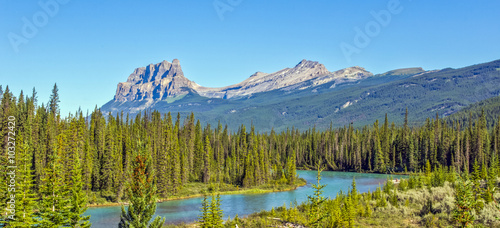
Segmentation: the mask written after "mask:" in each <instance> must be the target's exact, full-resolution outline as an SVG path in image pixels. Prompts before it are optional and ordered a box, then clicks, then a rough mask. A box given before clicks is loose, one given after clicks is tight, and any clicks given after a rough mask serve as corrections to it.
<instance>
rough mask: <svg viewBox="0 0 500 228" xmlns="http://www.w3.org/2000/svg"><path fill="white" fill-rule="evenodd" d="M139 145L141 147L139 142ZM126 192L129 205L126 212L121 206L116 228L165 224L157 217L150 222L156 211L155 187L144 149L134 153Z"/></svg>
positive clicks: (148, 158) (149, 158)
mask: <svg viewBox="0 0 500 228" xmlns="http://www.w3.org/2000/svg"><path fill="white" fill-rule="evenodd" d="M139 145H140V147H141V146H142V145H141V143H140V142H139ZM127 190H128V191H127V195H128V197H129V198H130V205H129V206H128V208H127V211H125V208H124V206H122V213H121V215H120V223H119V224H118V227H121V228H146V227H152V228H153V227H157V228H159V227H161V226H162V225H163V224H164V223H165V219H164V218H163V219H162V218H161V217H159V216H157V217H156V218H155V219H154V221H153V222H150V221H151V219H152V218H153V215H154V213H155V211H156V186H155V183H154V182H153V173H152V169H151V156H150V155H147V154H146V153H145V148H141V149H140V150H139V151H137V152H136V153H135V159H134V161H133V162H132V173H131V180H130V182H129V184H128V188H127Z"/></svg>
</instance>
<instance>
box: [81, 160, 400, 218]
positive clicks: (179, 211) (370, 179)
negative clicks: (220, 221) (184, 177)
mask: <svg viewBox="0 0 500 228" xmlns="http://www.w3.org/2000/svg"><path fill="white" fill-rule="evenodd" d="M297 174H298V175H299V177H301V178H304V179H306V181H307V185H306V186H303V187H299V188H297V189H296V190H293V191H286V192H273V193H262V194H239V195H221V200H222V203H221V209H222V210H223V211H224V218H225V219H226V218H227V217H228V216H231V218H234V216H235V215H236V214H238V216H239V217H243V216H245V215H248V214H251V213H254V212H259V211H261V210H271V208H272V207H279V206H283V204H284V203H286V204H287V207H288V206H289V204H290V202H294V201H297V203H298V204H300V203H301V202H303V201H307V196H308V195H312V194H313V191H314V189H313V188H312V187H311V183H316V174H317V171H303V170H299V171H297ZM321 174H322V179H321V182H320V183H321V184H326V187H325V188H323V190H324V191H323V196H325V197H326V198H328V197H331V198H334V197H335V195H336V194H337V193H338V192H339V191H340V190H342V191H344V192H346V191H347V190H348V189H350V188H351V183H352V179H353V177H354V178H356V188H357V189H358V191H360V192H367V191H368V190H370V191H374V190H375V189H376V188H377V187H378V186H379V184H380V185H383V183H384V182H385V181H386V180H387V177H388V175H384V174H366V173H350V172H332V171H324V172H322V173H321ZM394 178H400V177H399V176H394ZM201 200H202V198H191V199H183V200H173V201H165V202H162V203H158V206H157V208H156V214H157V215H160V216H162V217H165V218H166V223H175V224H178V223H182V222H185V223H190V222H193V221H195V220H197V217H198V215H199V214H200V212H199V210H200V207H201ZM120 213H121V207H120V206H109V207H92V208H89V209H88V210H87V212H86V213H85V215H91V217H90V222H91V223H92V227H96V228H100V227H103V228H105V227H117V225H118V223H119V221H120ZM155 217H156V216H155Z"/></svg>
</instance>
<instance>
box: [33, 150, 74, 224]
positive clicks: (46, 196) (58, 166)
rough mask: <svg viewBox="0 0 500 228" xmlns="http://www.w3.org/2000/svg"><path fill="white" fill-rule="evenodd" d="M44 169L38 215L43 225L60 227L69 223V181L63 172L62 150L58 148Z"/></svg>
mask: <svg viewBox="0 0 500 228" xmlns="http://www.w3.org/2000/svg"><path fill="white" fill-rule="evenodd" d="M56 152H57V153H56V154H54V155H52V156H51V157H50V158H49V159H50V161H49V163H48V164H47V166H46V167H45V170H44V178H43V179H42V185H41V187H40V193H39V195H40V201H39V212H38V217H39V218H40V220H41V221H40V225H41V227H59V226H63V225H65V224H67V223H68V211H67V205H68V199H67V197H68V194H67V185H66V184H67V183H64V175H63V173H62V170H63V168H62V163H61V159H60V156H61V153H62V152H61V151H60V150H56Z"/></svg>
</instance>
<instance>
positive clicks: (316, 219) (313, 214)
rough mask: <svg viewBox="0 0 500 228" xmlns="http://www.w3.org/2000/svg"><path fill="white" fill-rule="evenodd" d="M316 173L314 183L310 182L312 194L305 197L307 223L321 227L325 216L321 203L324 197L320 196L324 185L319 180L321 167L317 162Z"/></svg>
mask: <svg viewBox="0 0 500 228" xmlns="http://www.w3.org/2000/svg"><path fill="white" fill-rule="evenodd" d="M317 168H318V174H317V175H316V184H312V187H313V188H314V195H313V196H307V199H308V201H309V203H310V208H309V214H308V225H309V226H310V227H321V226H322V223H321V222H322V221H323V219H325V218H326V216H327V215H326V213H325V212H324V210H322V207H323V203H324V202H325V197H323V196H322V194H323V190H322V189H323V188H324V187H326V185H322V184H320V180H321V171H323V168H322V167H320V166H319V164H318V167H317Z"/></svg>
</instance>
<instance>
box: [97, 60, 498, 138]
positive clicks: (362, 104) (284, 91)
mask: <svg viewBox="0 0 500 228" xmlns="http://www.w3.org/2000/svg"><path fill="white" fill-rule="evenodd" d="M499 94H500V60H497V61H493V62H489V63H483V64H478V65H473V66H468V67H464V68H459V69H451V68H446V69H442V70H432V71H424V70H423V69H422V68H419V67H418V68H405V69H396V70H392V71H389V72H386V73H383V74H377V75H373V74H372V73H370V72H368V71H366V70H365V69H364V68H362V67H357V66H356V67H349V68H346V69H341V70H338V71H335V72H330V71H328V70H327V69H326V68H325V66H324V65H323V64H320V63H318V62H314V61H308V60H302V61H300V62H299V63H298V64H297V65H296V66H295V67H293V68H285V69H283V70H280V71H277V72H274V73H262V72H256V73H255V74H253V75H251V76H250V77H249V78H248V79H246V80H244V81H243V82H240V83H238V84H235V85H230V86H226V87H221V88H209V87H203V86H201V85H198V84H196V83H195V82H193V81H190V80H189V79H187V78H186V77H185V76H184V73H183V72H182V68H181V65H180V62H179V60H177V59H174V60H173V61H172V63H169V62H167V61H163V62H161V63H158V64H150V65H148V66H146V67H141V68H137V69H135V70H134V72H133V73H132V74H131V75H130V76H129V77H128V79H127V81H126V82H122V83H119V84H118V88H117V90H116V94H115V97H114V99H113V100H111V101H109V102H108V103H106V104H105V105H104V106H102V107H101V111H103V112H104V113H111V114H113V115H116V114H117V113H119V112H122V111H123V112H124V113H130V114H131V115H136V114H137V113H139V112H141V111H143V110H158V111H160V112H162V113H166V112H172V113H177V112H180V113H181V115H183V116H186V115H188V114H190V113H191V112H193V113H195V116H196V117H197V118H199V119H200V120H201V121H203V122H204V123H211V124H217V123H218V122H220V123H221V124H223V125H224V124H227V125H228V126H229V127H230V128H231V129H232V130H237V129H238V127H239V126H240V125H241V124H245V125H248V126H249V125H250V124H253V125H254V126H255V127H256V128H257V130H259V131H269V130H271V129H275V130H284V129H286V128H291V127H296V128H299V129H307V128H311V127H313V126H316V128H318V129H324V128H327V127H329V126H330V125H333V126H342V125H347V124H350V123H353V124H354V125H356V126H361V125H364V124H371V123H373V121H375V119H381V118H383V117H384V115H385V113H387V114H388V116H389V118H390V119H391V120H393V121H395V122H396V123H400V122H401V121H402V119H403V117H404V113H405V109H406V108H408V110H409V118H410V122H415V123H417V122H422V121H424V120H425V118H428V117H434V116H435V115H436V112H437V113H439V114H440V115H441V116H447V115H450V114H452V113H454V112H457V111H458V110H460V109H462V108H463V107H465V106H467V105H470V104H472V103H475V102H478V101H481V100H484V99H487V98H491V97H495V96H498V95H499Z"/></svg>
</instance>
